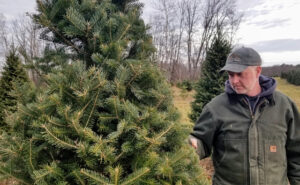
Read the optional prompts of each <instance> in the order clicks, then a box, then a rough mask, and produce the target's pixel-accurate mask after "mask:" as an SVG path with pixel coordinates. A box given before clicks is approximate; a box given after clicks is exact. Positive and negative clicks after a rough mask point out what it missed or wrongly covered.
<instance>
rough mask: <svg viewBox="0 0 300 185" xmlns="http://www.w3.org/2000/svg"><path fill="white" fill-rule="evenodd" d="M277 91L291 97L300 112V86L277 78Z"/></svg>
mask: <svg viewBox="0 0 300 185" xmlns="http://www.w3.org/2000/svg"><path fill="white" fill-rule="evenodd" d="M276 81H277V90H278V91H280V92H282V93H283V94H285V95H287V96H288V97H290V98H291V99H292V100H293V101H294V102H295V103H296V105H297V107H298V110H299V111H300V86H295V85H292V84H290V83H288V82H287V81H286V80H284V79H281V78H276Z"/></svg>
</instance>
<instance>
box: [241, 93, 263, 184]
mask: <svg viewBox="0 0 300 185" xmlns="http://www.w3.org/2000/svg"><path fill="white" fill-rule="evenodd" d="M243 100H244V102H245V103H246V105H248V108H249V111H250V114H251V124H255V123H254V122H256V120H255V112H256V111H255V112H254V111H252V109H251V106H250V104H249V103H248V101H247V100H246V99H245V98H243ZM264 102H265V101H261V102H259V104H258V105H257V106H256V110H257V109H259V107H260V106H261V105H262V104H263V103H264ZM255 137H256V147H255V148H256V160H257V165H258V160H259V147H258V145H259V141H258V128H257V124H256V125H255ZM249 170H250V169H249ZM250 172H251V170H250ZM258 174H259V170H258V166H257V168H256V175H255V176H256V177H257V183H258V184H259V175H258ZM250 181H251V176H250ZM250 184H252V183H251V182H250Z"/></svg>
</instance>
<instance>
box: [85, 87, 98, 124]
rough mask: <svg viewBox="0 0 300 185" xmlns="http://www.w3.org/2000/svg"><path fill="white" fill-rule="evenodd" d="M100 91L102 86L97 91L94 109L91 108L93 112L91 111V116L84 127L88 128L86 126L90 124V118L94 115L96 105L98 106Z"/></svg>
mask: <svg viewBox="0 0 300 185" xmlns="http://www.w3.org/2000/svg"><path fill="white" fill-rule="evenodd" d="M99 93H100V88H99V90H98V91H97V95H96V98H95V101H94V104H93V107H92V110H91V112H90V115H89V118H88V120H87V121H86V123H85V126H84V128H86V127H87V126H88V124H89V121H90V119H91V117H92V115H93V113H94V109H95V107H96V102H97V101H98V96H99Z"/></svg>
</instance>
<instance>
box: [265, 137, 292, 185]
mask: <svg viewBox="0 0 300 185" xmlns="http://www.w3.org/2000/svg"><path fill="white" fill-rule="evenodd" d="M264 146H265V149H264V151H265V179H266V184H270V185H274V184H278V185H283V184H287V159H286V151H285V144H284V142H283V141H281V140H280V139H277V140H276V139H272V140H271V139H270V140H268V139H267V140H265V141H264Z"/></svg>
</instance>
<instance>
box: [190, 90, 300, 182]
mask: <svg viewBox="0 0 300 185" xmlns="http://www.w3.org/2000/svg"><path fill="white" fill-rule="evenodd" d="M191 137H195V138H197V139H198V140H197V141H198V148H197V153H198V154H199V156H200V159H202V158H205V157H208V156H210V154H211V153H212V158H213V164H214V168H215V174H214V177H213V184H214V185H247V184H249V185H256V184H257V185H266V184H268V185H276V184H278V185H287V184H288V181H289V182H290V184H291V185H300V115H299V112H298V110H297V107H296V106H295V104H294V103H293V102H292V101H291V100H290V99H289V98H288V97H287V96H285V95H283V94H281V93H280V92H277V91H274V92H272V93H271V94H270V95H269V96H265V97H262V98H261V99H260V101H259V102H258V104H257V105H256V108H255V111H251V107H250V105H249V103H248V101H247V99H246V98H245V96H242V95H237V94H229V93H223V94H221V95H219V96H217V97H216V98H214V99H213V100H212V101H211V102H210V103H208V104H207V105H206V106H205V108H204V109H203V111H202V113H201V115H200V118H199V119H198V121H197V123H196V125H195V127H194V131H193V133H191ZM212 151H213V152H212Z"/></svg>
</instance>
